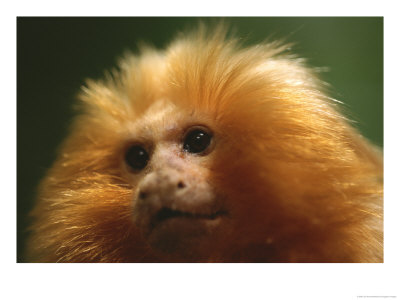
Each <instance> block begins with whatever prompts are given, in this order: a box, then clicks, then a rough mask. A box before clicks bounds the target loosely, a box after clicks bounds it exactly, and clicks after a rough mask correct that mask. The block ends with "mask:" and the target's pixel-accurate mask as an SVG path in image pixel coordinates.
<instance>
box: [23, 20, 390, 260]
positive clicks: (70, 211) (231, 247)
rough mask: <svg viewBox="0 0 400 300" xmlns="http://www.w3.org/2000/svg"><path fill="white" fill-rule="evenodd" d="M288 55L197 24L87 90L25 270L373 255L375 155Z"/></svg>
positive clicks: (379, 251)
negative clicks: (41, 265)
mask: <svg viewBox="0 0 400 300" xmlns="http://www.w3.org/2000/svg"><path fill="white" fill-rule="evenodd" d="M286 49H287V46H286V45H284V44H283V43H276V42H275V43H265V44H261V45H256V46H251V47H241V46H240V44H239V42H238V40H237V39H235V38H230V37H228V36H227V34H226V30H225V29H223V28H222V27H219V28H217V29H216V30H214V31H213V32H212V33H209V32H208V31H207V30H205V29H204V28H203V27H201V26H200V29H199V30H197V31H196V32H195V33H192V34H187V35H182V36H179V37H178V38H177V39H176V40H175V41H174V42H173V43H172V44H170V46H169V47H168V48H167V49H166V50H165V51H158V50H155V49H153V48H151V47H144V48H143V49H142V50H141V53H140V55H128V56H127V57H125V59H123V60H122V62H121V63H120V68H119V71H116V72H114V73H113V75H112V76H108V78H107V79H106V80H104V81H98V82H94V81H88V83H87V86H86V87H84V88H83V91H82V93H81V95H80V105H81V114H80V115H78V116H77V117H76V119H75V122H74V123H73V126H72V130H71V133H70V135H69V136H68V138H67V139H66V140H65V142H64V143H63V145H62V147H61V149H60V153H59V157H58V159H57V160H56V162H55V163H54V165H53V167H52V168H51V169H50V170H49V172H48V175H47V176H46V178H45V179H44V180H43V182H42V184H41V186H40V192H39V199H38V203H37V205H36V207H35V209H34V211H33V213H32V215H33V217H34V218H35V221H34V223H33V225H32V227H31V230H32V235H31V238H30V241H29V246H28V252H29V259H30V261H38V262H382V261H383V228H382V227H383V225H382V215H383V211H382V193H383V191H382V180H383V179H382V159H381V154H380V152H379V151H377V150H375V149H374V148H373V147H372V146H371V145H369V144H368V142H366V140H364V138H362V137H361V136H360V135H359V133H358V132H357V131H356V130H355V129H353V128H352V127H351V126H350V125H349V124H348V122H347V121H346V119H345V118H344V117H343V116H342V115H341V114H340V113H339V112H338V110H337V109H336V108H335V103H334V102H333V101H332V100H331V99H330V98H328V97H327V96H326V95H325V94H324V92H323V91H322V88H321V86H322V84H321V82H320V81H319V80H318V79H317V77H316V71H315V70H313V69H310V68H307V67H306V66H305V63H304V61H303V60H302V59H299V58H296V57H294V56H293V55H291V54H286Z"/></svg>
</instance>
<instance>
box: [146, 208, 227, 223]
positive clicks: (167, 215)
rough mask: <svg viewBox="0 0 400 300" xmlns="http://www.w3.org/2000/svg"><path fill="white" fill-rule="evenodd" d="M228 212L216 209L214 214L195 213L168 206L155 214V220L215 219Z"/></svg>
mask: <svg viewBox="0 0 400 300" xmlns="http://www.w3.org/2000/svg"><path fill="white" fill-rule="evenodd" d="M227 214H228V213H227V212H226V211H224V210H220V211H216V212H215V213H212V214H195V213H190V212H184V211H180V210H174V209H171V208H168V207H163V208H161V209H160V210H159V212H158V213H157V214H156V215H155V217H154V219H153V221H155V222H163V221H165V220H168V219H171V218H190V219H205V220H215V219H216V218H218V217H221V216H226V215H227Z"/></svg>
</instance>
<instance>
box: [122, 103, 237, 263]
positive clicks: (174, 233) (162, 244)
mask: <svg viewBox="0 0 400 300" xmlns="http://www.w3.org/2000/svg"><path fill="white" fill-rule="evenodd" d="M177 115H178V116H179V115H182V113H178V112H177V111H176V110H175V108H174V107H173V106H171V105H166V104H165V103H164V104H163V105H161V104H160V103H156V104H155V105H154V106H153V107H150V108H149V109H148V111H147V112H146V114H145V115H144V116H143V117H142V118H140V119H139V120H137V122H138V123H139V124H141V126H139V127H137V126H136V125H135V126H133V128H135V130H136V131H135V132H132V137H133V138H132V139H130V140H129V142H128V144H127V146H126V147H125V151H124V157H123V161H124V169H125V171H126V175H127V177H128V178H129V180H130V181H131V183H132V185H133V186H135V191H134V194H133V199H132V203H133V205H132V212H133V213H132V215H133V221H134V223H135V224H136V226H137V227H138V228H139V229H140V231H141V232H142V234H143V236H144V237H145V239H146V240H147V241H148V243H149V244H150V246H151V247H152V248H153V249H154V250H155V251H156V252H160V253H161V254H163V255H168V256H169V257H171V256H172V257H176V258H188V257H191V258H201V257H203V256H204V257H206V256H209V253H210V251H214V250H216V249H215V248H217V247H218V243H215V241H216V240H218V239H219V237H222V235H223V234H224V233H226V226H227V224H229V219H230V218H229V210H228V208H227V207H226V204H225V203H224V196H223V195H222V194H221V193H218V191H217V189H216V187H215V186H213V185H212V184H211V182H212V180H211V178H210V176H211V175H210V165H211V164H212V159H213V156H214V154H215V151H216V148H217V147H218V145H217V142H218V141H217V140H218V137H217V136H216V135H215V133H214V132H213V130H212V129H211V128H209V127H208V126H207V125H205V124H204V120H203V121H201V120H196V119H194V118H192V119H190V118H189V119H188V118H187V117H185V116H184V115H182V117H181V118H176V116H177ZM169 116H173V118H171V117H169ZM138 137H139V138H138Z"/></svg>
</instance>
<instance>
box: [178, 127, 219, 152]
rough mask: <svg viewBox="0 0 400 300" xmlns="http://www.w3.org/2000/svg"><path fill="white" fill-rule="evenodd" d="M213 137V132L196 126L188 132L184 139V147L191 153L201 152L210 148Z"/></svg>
mask: <svg viewBox="0 0 400 300" xmlns="http://www.w3.org/2000/svg"><path fill="white" fill-rule="evenodd" d="M211 138H212V136H211V134H209V133H208V132H206V131H204V130H201V129H198V128H196V129H194V130H191V131H189V132H188V133H187V134H186V136H185V139H184V141H183V149H184V150H185V151H187V152H190V153H201V152H203V151H204V150H206V149H207V148H208V146H209V145H210V143H211Z"/></svg>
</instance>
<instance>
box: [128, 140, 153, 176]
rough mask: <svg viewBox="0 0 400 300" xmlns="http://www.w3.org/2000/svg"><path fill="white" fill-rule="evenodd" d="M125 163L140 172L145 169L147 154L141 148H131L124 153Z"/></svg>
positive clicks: (147, 159)
mask: <svg viewBox="0 0 400 300" xmlns="http://www.w3.org/2000/svg"><path fill="white" fill-rule="evenodd" d="M125 161H126V163H127V164H128V166H130V167H131V168H132V169H133V170H135V171H140V170H142V169H143V168H144V167H146V165H147V163H148V161H149V154H148V153H147V151H146V150H145V149H144V148H143V147H142V146H132V147H130V148H129V149H128V151H126V154H125Z"/></svg>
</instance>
